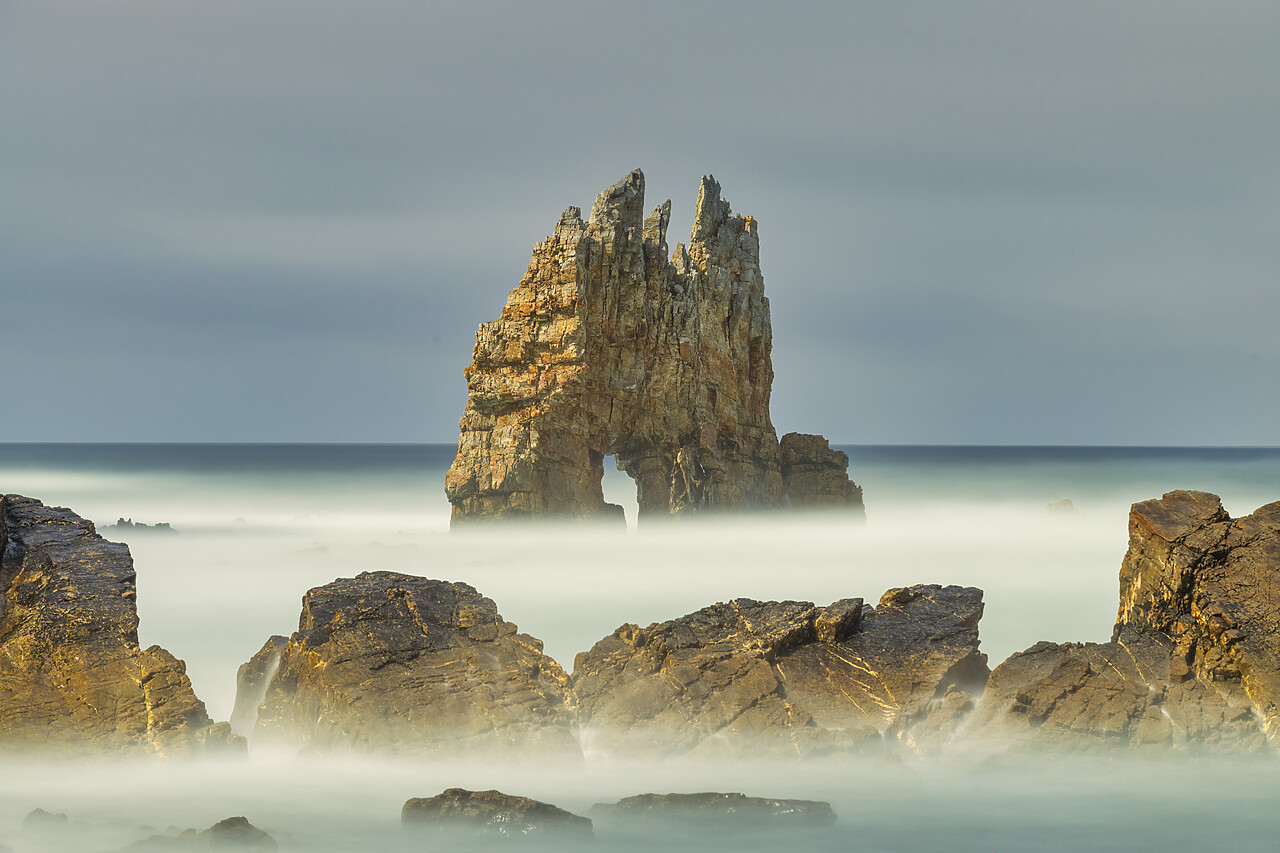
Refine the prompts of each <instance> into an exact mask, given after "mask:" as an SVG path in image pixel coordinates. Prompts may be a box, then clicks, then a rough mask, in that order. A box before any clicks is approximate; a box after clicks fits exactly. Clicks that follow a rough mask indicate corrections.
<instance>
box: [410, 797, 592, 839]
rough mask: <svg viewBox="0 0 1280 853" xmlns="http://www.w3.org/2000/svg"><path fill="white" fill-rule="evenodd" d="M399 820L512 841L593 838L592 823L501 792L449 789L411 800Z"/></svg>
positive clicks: (551, 806)
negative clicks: (539, 838)
mask: <svg viewBox="0 0 1280 853" xmlns="http://www.w3.org/2000/svg"><path fill="white" fill-rule="evenodd" d="M400 819H401V821H402V822H403V824H404V825H405V826H406V827H411V828H414V829H427V828H430V829H442V830H450V831H455V832H456V831H458V830H461V831H464V832H473V833H477V834H481V835H496V836H503V837H509V838H528V837H534V838H536V837H539V836H555V837H558V838H568V839H581V840H589V839H590V838H591V821H590V819H588V818H585V817H581V816H579V815H576V814H573V813H571V812H567V811H565V810H564V809H561V808H557V807H556V806H553V805H551V804H550V803H542V802H538V801H537V800H531V799H529V798H528V797H517V796H513V795H511V794H504V793H502V792H501V791H468V790H466V789H464V788H448V789H446V790H445V791H444V792H443V793H441V794H437V795H436V796H434V797H428V798H414V799H410V800H408V801H407V802H406V803H405V804H404V808H403V809H402V810H401V812H400Z"/></svg>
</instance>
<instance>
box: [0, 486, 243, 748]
mask: <svg viewBox="0 0 1280 853" xmlns="http://www.w3.org/2000/svg"><path fill="white" fill-rule="evenodd" d="M0 550H2V551H3V560H2V561H0V590H3V599H0V606H2V608H3V609H2V610H0V750H5V751H16V750H31V751H39V752H56V753H67V754H77V755H84V754H94V753H104V752H118V753H129V752H133V753H142V754H147V753H152V754H161V755H166V756H176V755H189V754H193V753H199V752H204V751H207V750H213V751H217V750H221V749H243V746H244V742H243V740H240V739H237V738H233V737H232V735H231V730H230V727H229V726H228V725H227V724H226V723H219V724H214V723H213V722H212V720H210V719H209V716H208V714H207V713H206V712H205V707H204V703H203V702H201V701H200V700H199V699H197V698H196V695H195V693H194V692H193V691H192V689H191V682H190V680H189V679H188V678H187V676H186V667H185V665H184V664H183V662H182V661H180V660H178V659H177V658H175V657H174V656H173V655H171V654H169V652H167V651H165V650H164V649H162V648H160V647H159V646H152V647H150V648H148V649H145V650H144V649H142V648H140V647H139V645H138V612H137V607H136V586H135V574H134V569H133V559H132V558H131V557H130V555H129V549H128V547H127V546H125V545H120V544H116V543H114V542H108V541H106V540H105V539H103V538H102V537H101V536H99V535H98V534H97V532H96V531H95V530H94V527H93V524H92V523H91V522H89V521H86V520H84V519H82V518H80V516H78V515H76V514H75V513H73V512H71V511H70V510H67V509H62V508H55V507H46V506H45V505H44V504H42V503H40V502H39V501H37V500H32V499H31V498H24V497H20V496H18V495H5V496H4V497H3V498H0Z"/></svg>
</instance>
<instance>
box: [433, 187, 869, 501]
mask: <svg viewBox="0 0 1280 853" xmlns="http://www.w3.org/2000/svg"><path fill="white" fill-rule="evenodd" d="M670 212H671V202H670V201H667V202H665V203H663V204H662V205H661V206H660V207H658V208H657V209H655V210H654V211H653V212H652V213H651V214H649V216H648V217H647V218H646V217H645V216H644V175H643V174H642V173H641V172H640V171H639V170H636V171H634V172H632V173H631V174H629V175H628V176H627V177H626V178H624V179H623V180H622V181H620V182H618V183H617V184H615V185H614V186H613V187H610V188H609V189H608V190H605V191H604V192H603V193H601V194H600V196H599V197H598V198H597V199H596V202H595V205H594V206H593V207H592V209H591V214H590V216H589V218H588V219H587V221H586V222H583V220H582V212H581V210H580V209H579V208H577V207H570V208H569V209H568V210H566V211H565V212H564V214H563V215H562V216H561V217H560V221H559V223H558V224H557V225H556V228H555V233H554V234H553V235H552V236H551V237H549V238H547V239H546V240H545V241H543V242H541V243H539V244H538V245H536V246H535V247H534V249H533V256H532V258H531V260H530V262H529V269H528V271H527V272H526V273H525V276H524V278H523V279H521V281H520V284H519V285H518V286H517V287H516V288H515V289H514V290H512V291H511V293H510V295H509V296H508V298H507V304H506V306H505V307H504V308H503V310H502V316H501V317H500V318H499V319H498V320H495V321H493V322H490V323H484V324H483V325H481V326H480V329H479V331H478V332H477V333H476V346H475V357H474V360H473V361H472V363H471V366H470V367H468V368H467V370H466V377H467V389H468V392H469V399H468V402H467V406H466V409H465V411H464V412H463V415H462V420H461V424H460V426H461V434H460V437H459V440H458V453H457V456H456V457H455V459H454V461H453V465H452V467H451V468H450V469H449V473H448V475H447V477H446V480H445V492H446V494H447V495H448V497H449V501H450V503H452V504H453V520H454V521H455V522H456V521H466V520H476V519H482V518H521V517H530V516H547V515H555V516H564V517H575V518H616V517H618V516H619V515H620V510H619V509H618V508H617V507H616V506H614V505H610V504H606V503H605V501H604V497H603V492H602V490H601V478H602V476H603V473H604V467H603V465H604V459H605V457H606V456H609V455H611V454H612V455H614V456H615V458H616V460H617V464H618V467H619V468H620V469H621V470H624V471H626V472H627V474H629V475H630V476H631V478H632V479H633V480H635V482H636V491H637V499H638V503H639V509H640V513H641V515H642V516H655V515H656V516H661V515H669V514H675V513H680V514H683V513H694V512H704V511H708V510H744V509H767V508H775V507H779V506H782V505H784V504H785V503H786V499H785V491H784V485H783V475H782V470H781V465H780V452H779V444H778V439H777V434H776V433H775V431H774V428H773V423H772V421H771V419H770V415H769V396H770V393H771V390H772V383H773V364H772V360H771V355H770V351H771V348H772V336H773V333H772V328H771V325H770V318H769V302H768V300H767V299H766V298H765V296H764V278H763V276H762V275H761V272H760V247H759V240H758V237H757V225H756V221H755V220H754V219H752V218H751V217H750V216H745V217H744V216H740V215H735V214H733V213H731V211H730V208H729V204H728V202H726V201H724V200H722V199H721V198H720V185H719V184H718V183H716V182H715V180H714V179H712V178H704V179H703V180H702V184H701V186H700V188H699V190H698V203H697V211H696V214H695V216H694V224H693V229H692V233H691V235H690V240H689V245H688V247H685V246H684V245H682V244H677V245H676V247H675V250H674V252H673V253H672V254H671V255H670V257H668V249H667V242H666V231H667V223H668V221H669V219H670ZM834 461H835V457H830V456H826V457H823V460H822V464H823V465H825V466H827V467H830V465H831V464H833V462H834ZM845 462H846V464H847V459H846V460H845ZM824 471H825V469H824ZM829 479H831V477H830V476H828V475H827V474H825V473H824V476H823V478H822V483H823V486H822V488H824V489H827V488H831V489H835V488H836V487H835V486H828V485H827V480H829ZM810 480H812V478H809V479H807V480H805V482H806V483H809V482H810ZM845 482H846V483H847V477H846V478H845ZM806 488H808V486H806ZM837 490H838V491H840V493H841V494H844V495H845V496H846V500H847V501H848V500H850V499H851V498H852V497H853V495H854V494H855V491H856V493H857V496H858V500H859V502H860V499H861V498H860V491H857V490H856V487H852V486H851V485H850V486H845V485H843V484H842V485H841V486H840V487H839V488H838V489H837ZM813 494H817V492H814V493H813ZM811 496H812V495H810V493H809V492H805V493H803V494H802V495H801V496H800V497H801V500H802V502H803V501H807V500H808V499H809V498H810V497H811Z"/></svg>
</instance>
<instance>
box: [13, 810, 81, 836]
mask: <svg viewBox="0 0 1280 853" xmlns="http://www.w3.org/2000/svg"><path fill="white" fill-rule="evenodd" d="M69 823H70V821H69V820H68V819H67V816H66V815H65V814H61V813H58V814H54V813H53V812H47V811H45V810H44V809H33V810H32V811H31V812H29V813H28V814H27V816H26V817H24V818H23V819H22V828H23V829H38V830H41V831H44V830H48V829H61V828H63V827H65V826H67V825H68V824H69Z"/></svg>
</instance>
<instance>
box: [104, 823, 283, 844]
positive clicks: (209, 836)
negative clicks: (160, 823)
mask: <svg viewBox="0 0 1280 853" xmlns="http://www.w3.org/2000/svg"><path fill="white" fill-rule="evenodd" d="M277 846H278V845H277V844H276V840H275V839H274V838H272V837H271V835H270V834H269V833H267V832H264V831H263V830H261V829H259V828H258V827H256V826H254V825H253V824H251V823H249V820H248V818H245V817H229V818H227V819H225V820H220V821H218V822H217V823H215V824H214V825H213V826H211V827H209V828H208V829H206V830H203V831H201V832H197V831H196V830H194V829H188V830H186V831H184V832H182V833H180V834H178V835H152V836H150V837H148V838H144V839H142V840H141V841H135V842H134V843H133V844H130V845H129V846H127V847H125V848H124V851H127V853H183V851H194V850H275V849H277Z"/></svg>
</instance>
